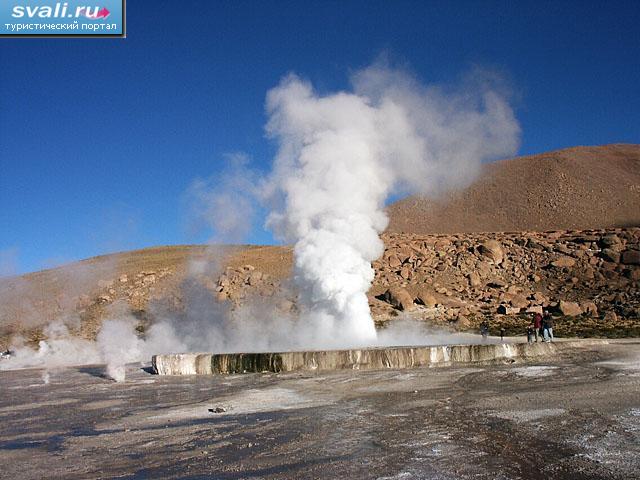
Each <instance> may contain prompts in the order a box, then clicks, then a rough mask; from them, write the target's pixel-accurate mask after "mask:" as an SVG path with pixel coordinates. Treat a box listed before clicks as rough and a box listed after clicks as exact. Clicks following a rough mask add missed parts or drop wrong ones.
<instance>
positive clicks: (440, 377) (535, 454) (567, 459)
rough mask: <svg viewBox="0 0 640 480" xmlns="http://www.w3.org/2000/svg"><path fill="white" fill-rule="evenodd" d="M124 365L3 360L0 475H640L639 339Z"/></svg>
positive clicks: (415, 476) (552, 476) (283, 476)
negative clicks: (291, 364) (458, 354)
mask: <svg viewBox="0 0 640 480" xmlns="http://www.w3.org/2000/svg"><path fill="white" fill-rule="evenodd" d="M128 374H129V375H128V378H127V381H126V382H124V383H114V382H113V381H111V380H108V379H106V378H104V377H103V376H102V368H101V367H77V368H67V369H64V370H58V371H49V372H48V378H47V373H45V372H44V371H43V370H21V371H5V372H0V477H1V478H11V479H30V478H33V479H40V478H71V479H73V478H83V479H84V478H126V479H142V478H182V479H187V478H218V479H240V478H291V479H293V478H379V479H387V478H393V479H414V478H420V479H471V478H473V479H539V478H546V479H623V478H624V479H631V478H639V476H640V474H639V473H638V472H640V341H627V342H625V343H615V344H610V345H601V346H591V347H586V348H584V349H581V350H576V351H572V352H567V353H564V354H562V355H560V356H558V357H555V358H552V359H545V360H544V361H541V360H540V359H538V360H537V361H536V362H535V363H522V362H516V363H513V364H505V363H500V364H495V365H482V366H473V367H439V368H423V369H414V370H396V371H369V372H361V371H360V372H359V371H339V372H331V373H317V374H313V373H309V372H305V373H296V374H294V373H290V374H280V375H276V374H249V375H235V376H227V377H213V376H211V377H209V376H198V377H196V376H181V377H161V376H155V375H151V374H149V373H147V372H145V371H144V370H143V369H140V368H139V367H137V366H130V367H129V371H128ZM47 379H48V381H49V383H48V384H45V383H44V381H45V380H47ZM218 407H220V409H224V410H225V411H224V412H221V413H214V412H215V409H216V408H218ZM210 410H213V411H210Z"/></svg>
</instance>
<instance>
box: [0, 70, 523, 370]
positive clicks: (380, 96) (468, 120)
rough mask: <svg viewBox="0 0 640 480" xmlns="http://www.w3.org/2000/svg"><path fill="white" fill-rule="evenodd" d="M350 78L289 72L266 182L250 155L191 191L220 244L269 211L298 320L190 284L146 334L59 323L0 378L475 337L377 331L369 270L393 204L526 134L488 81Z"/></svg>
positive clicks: (273, 93)
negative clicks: (284, 251) (199, 355)
mask: <svg viewBox="0 0 640 480" xmlns="http://www.w3.org/2000/svg"><path fill="white" fill-rule="evenodd" d="M351 80H352V82H351V83H352V89H351V91H343V92H337V93H332V94H326V95H320V94H319V93H317V92H316V91H315V90H314V89H313V87H312V85H311V84H310V83H309V82H307V81H304V80H302V79H301V78H299V77H298V76H296V75H294V74H291V75H288V76H287V77H285V78H284V79H283V80H282V81H281V82H280V84H279V85H278V86H277V87H275V88H273V89H272V90H270V91H269V92H268V94H267V102H266V109H267V114H268V117H269V119H268V123H267V127H266V130H267V133H268V135H269V136H270V137H271V138H272V139H274V140H275V141H276V142H277V145H278V152H277V155H276V158H275V160H274V164H273V169H272V172H271V173H270V175H268V176H267V178H266V180H265V181H264V182H263V183H261V184H259V185H258V187H257V188H256V187H255V184H256V183H258V182H257V181H256V178H257V176H256V174H255V172H254V173H248V174H247V173H246V172H245V168H246V162H247V159H246V157H244V156H242V155H234V157H233V158H232V159H231V160H233V161H232V162H231V170H230V172H229V173H227V174H224V175H222V177H221V179H220V180H219V181H218V182H216V183H217V185H218V186H219V188H218V189H217V190H215V189H214V190H212V189H211V188H210V184H209V183H210V182H203V181H199V182H195V183H194V185H193V186H192V188H191V189H190V192H189V195H190V196H191V197H193V198H196V199H197V201H198V202H199V203H200V204H201V205H204V206H205V207H204V208H200V212H201V215H202V218H201V220H203V221H204V222H205V223H207V224H208V225H209V226H211V227H213V228H214V229H215V230H217V232H218V235H216V236H214V240H215V241H221V240H222V241H224V240H225V239H227V240H228V239H231V240H234V241H238V240H240V239H239V238H237V237H239V236H242V235H243V234H244V233H246V232H247V230H246V225H244V224H243V223H242V222H238V219H239V218H245V219H247V218H249V219H250V218H251V217H252V213H251V211H252V202H253V199H252V198H250V196H249V195H248V192H250V191H252V190H255V192H254V193H255V194H256V196H257V197H259V198H260V199H261V200H262V201H263V202H264V203H265V204H267V205H269V206H270V208H271V210H270V211H271V213H270V214H269V215H268V218H267V226H268V227H269V228H271V229H272V230H273V231H274V232H275V233H276V234H277V235H278V236H279V237H280V238H281V239H282V240H284V241H287V242H291V243H293V244H294V256H295V264H294V277H293V283H294V286H295V287H296V290H297V292H298V307H299V315H298V317H297V318H296V317H295V316H293V315H287V314H283V313H282V312H281V311H278V309H276V308H275V300H274V304H268V301H267V300H261V302H266V303H260V302H258V301H256V302H254V303H252V304H251V303H249V304H248V305H245V306H244V307H242V308H240V309H237V310H235V311H228V310H225V309H224V308H223V307H222V306H221V305H220V304H219V303H216V302H215V301H214V300H213V298H212V296H211V294H210V292H208V291H206V290H204V289H203V288H202V287H201V286H198V284H197V282H191V281H190V280H189V279H187V281H186V282H185V284H184V285H183V296H184V299H183V300H184V303H185V306H186V308H185V311H184V312H183V314H182V316H179V317H178V316H175V314H171V313H168V312H166V311H163V310H162V308H160V307H159V306H154V305H150V307H149V308H150V310H151V313H152V315H153V316H154V318H156V322H155V323H154V324H153V325H152V326H151V327H150V328H149V329H148V331H147V332H146V334H145V337H144V339H143V338H140V336H139V335H138V334H137V332H136V331H135V326H136V319H135V318H133V317H131V316H130V315H129V314H128V313H126V312H125V311H113V312H111V318H110V319H109V320H106V321H105V322H104V323H103V325H102V328H101V330H100V332H99V334H98V337H97V342H89V341H87V340H82V339H79V338H77V337H74V336H72V335H70V334H69V330H68V328H67V326H66V325H65V324H64V323H63V322H59V321H58V322H54V323H53V324H51V325H50V326H49V327H47V331H46V332H45V333H46V334H47V337H48V340H47V341H46V342H45V341H43V342H41V344H40V346H39V349H38V350H37V351H34V350H32V349H30V348H27V347H23V346H20V345H16V346H15V355H14V356H13V358H11V359H9V360H5V361H3V362H0V369H5V368H19V367H25V366H40V365H46V366H49V367H55V366H61V365H69V364H80V363H96V362H105V363H107V364H108V367H107V373H108V375H110V376H111V377H112V378H114V379H116V380H124V376H125V370H124V365H125V364H126V363H128V362H133V361H141V360H148V359H149V357H150V356H151V355H152V354H154V353H169V352H179V351H186V350H193V351H217V352H230V351H259V350H280V351H282V350H287V349H300V348H328V347H356V346H361V345H394V344H395V345H398V344H404V345H409V344H417V343H421V344H429V343H431V344H434V343H441V342H443V341H445V340H446V341H447V342H455V341H456V340H458V341H465V342H470V341H473V338H475V337H473V338H472V337H467V336H461V335H457V336H452V335H450V334H447V335H448V336H447V337H446V339H445V337H444V336H443V335H444V334H443V333H442V332H440V333H437V332H436V333H433V332H432V333H431V334H427V333H425V331H424V328H423V327H422V326H421V325H418V324H415V323H411V322H410V321H402V322H400V321H398V322H394V325H393V326H392V327H391V328H389V329H386V330H385V331H383V332H381V333H380V335H378V336H377V335H376V330H375V327H374V324H373V320H372V318H371V313H370V310H369V305H368V300H367V296H366V292H367V290H368V289H369V287H370V286H371V283H372V281H373V278H374V271H373V269H372V267H371V262H372V261H373V260H375V259H376V258H378V257H379V256H380V255H381V254H382V252H383V249H384V246H383V243H382V241H381V239H380V236H379V235H380V233H382V232H383V231H384V229H385V228H386V226H387V221H388V220H387V216H386V213H385V211H384V207H385V201H386V200H387V199H388V198H389V196H390V195H391V194H399V193H401V194H408V193H413V192H419V193H423V194H438V193H439V192H441V191H443V190H446V189H451V188H459V187H462V186H465V185H466V184H468V183H470V182H471V181H472V180H473V178H474V176H475V174H476V173H477V172H478V170H479V168H480V166H481V164H482V162H484V161H487V160H490V159H494V158H498V157H504V156H508V155H511V154H513V153H514V152H515V151H516V149H517V146H518V139H519V133H520V129H519V126H518V123H517V121H516V120H515V118H514V114H513V111H512V110H511V108H510V107H509V104H508V102H507V100H506V98H505V96H504V95H502V94H500V93H499V89H496V88H493V87H492V83H491V82H489V81H487V80H486V78H485V77H483V76H481V75H474V76H473V78H472V79H468V80H467V81H466V82H464V83H463V84H462V86H461V87H460V88H459V89H457V90H451V89H448V90H444V89H442V88H439V87H436V86H424V85H421V84H420V83H419V82H418V81H417V80H416V79H414V78H413V77H412V76H410V75H409V74H407V73H406V72H403V71H399V70H394V69H391V68H388V67H387V66H385V65H380V64H376V65H373V66H371V67H369V68H366V69H364V70H361V71H358V72H356V73H355V74H354V75H353V76H352V79H351ZM235 190H239V191H238V192H237V193H238V194H237V195H236V194H234V191H235ZM238 209H240V211H238ZM221 232H222V235H220V233H221ZM224 233H227V234H228V235H226V236H225V235H224ZM214 253H215V252H214ZM213 256H214V257H215V256H219V255H213ZM220 267H221V265H219V264H218V265H211V264H203V263H202V262H199V261H195V262H193V265H191V269H190V273H191V274H192V275H194V276H197V275H212V274H213V273H215V272H219V271H220ZM83 284H86V282H83ZM43 380H44V381H45V382H48V381H49V374H48V373H45V376H44V377H43Z"/></svg>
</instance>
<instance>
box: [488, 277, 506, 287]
mask: <svg viewBox="0 0 640 480" xmlns="http://www.w3.org/2000/svg"><path fill="white" fill-rule="evenodd" d="M506 286H507V282H504V281H502V280H500V279H499V278H496V279H494V280H491V281H490V282H489V283H487V287H491V288H504V287H506Z"/></svg>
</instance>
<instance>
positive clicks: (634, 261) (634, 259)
mask: <svg viewBox="0 0 640 480" xmlns="http://www.w3.org/2000/svg"><path fill="white" fill-rule="evenodd" d="M620 261H621V262H622V263H624V264H625V265H640V250H625V251H624V252H622V255H621V257H620Z"/></svg>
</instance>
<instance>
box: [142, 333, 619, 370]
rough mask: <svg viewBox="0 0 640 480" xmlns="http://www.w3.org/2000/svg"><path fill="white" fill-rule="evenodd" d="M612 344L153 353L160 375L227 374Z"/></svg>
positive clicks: (378, 365)
mask: <svg viewBox="0 0 640 480" xmlns="http://www.w3.org/2000/svg"><path fill="white" fill-rule="evenodd" d="M599 343H608V342H607V341H602V340H596V341H593V340H581V341H566V342H561V343H534V344H528V343H474V344H468V345H431V346H413V347H391V348H388V347H380V346H378V347H373V348H362V349H350V350H314V351H301V352H268V353H266V352H265V353H226V354H225V353H218V354H213V353H182V354H166V355H154V356H153V357H152V359H151V363H152V366H153V369H154V371H155V372H156V373H157V374H159V375H198V374H200V375H225V374H238V373H263V372H272V373H280V372H293V371H304V370H307V371H327V370H343V369H349V370H380V369H389V368H396V369H403V368H419V367H430V366H436V365H451V364H455V363H460V364H469V363H479V362H490V361H496V360H502V359H506V358H508V359H515V358H533V357H539V356H546V355H550V354H553V353H555V352H557V351H558V350H564V349H571V348H576V347H584V346H588V345H593V344H599Z"/></svg>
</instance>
